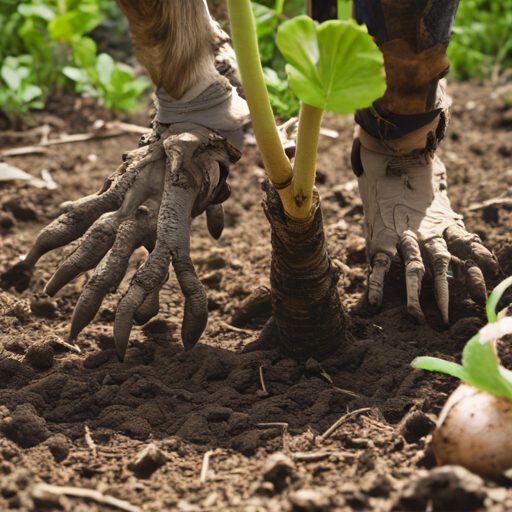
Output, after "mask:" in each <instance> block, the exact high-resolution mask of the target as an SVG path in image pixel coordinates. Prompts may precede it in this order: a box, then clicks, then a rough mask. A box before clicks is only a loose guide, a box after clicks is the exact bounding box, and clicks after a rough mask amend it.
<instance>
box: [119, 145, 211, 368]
mask: <svg viewBox="0 0 512 512" xmlns="http://www.w3.org/2000/svg"><path fill="white" fill-rule="evenodd" d="M184 142H185V144H186V143H187V141H184ZM166 144H167V143H166ZM186 149H187V148H186V147H184V148H181V147H180V146H179V145H178V147H174V146H173V141H170V142H169V144H168V146H167V155H168V168H167V171H166V172H167V174H166V182H165V191H164V195H163V197H162V202H161V205H160V213H159V216H158V229H157V242H156V246H155V249H154V251H153V252H152V253H151V254H150V256H149V257H148V259H147V260H146V262H145V263H144V265H142V266H141V267H140V268H139V270H138V271H137V273H136V274H135V276H134V278H133V281H132V284H131V286H130V288H129V289H128V292H127V293H126V295H125V296H124V297H123V299H122V300H121V302H120V303H119V306H118V309H117V313H116V318H115V322H114V339H115V341H116V348H117V352H118V356H119V359H120V360H121V361H123V360H124V356H125V354H126V349H127V347H128V341H129V337H130V332H131V329H132V325H133V320H134V317H135V315H136V311H137V310H138V309H139V308H140V307H141V306H142V305H143V303H144V302H145V301H146V300H147V298H148V296H150V295H151V294H152V293H153V294H155V293H157V290H158V289H159V288H160V287H161V286H162V284H163V282H164V280H165V278H166V276H167V271H168V268H169V263H170V260H171V257H172V263H173V267H174V271H175V273H176V277H177V278H178V282H179V283H180V287H181V291H182V293H183V295H184V296H185V312H184V318H183V325H182V332H181V337H182V340H183V344H184V346H185V349H186V350H190V349H191V348H193V347H194V346H195V344H196V343H197V341H198V340H199V338H200V337H201V334H202V333H203V331H204V329H205V327H206V323H207V320H208V307H207V299H206V293H205V291H204V288H203V286H202V284H201V282H200V281H199V278H198V277H197V274H196V272H195V269H194V266H193V264H192V260H191V259H190V221H191V214H192V209H193V207H194V203H195V202H196V199H197V198H198V195H199V192H200V190H199V189H200V187H199V185H198V183H197V181H196V180H195V179H194V177H193V176H192V175H191V174H190V173H189V172H188V171H187V170H185V169H181V168H180V167H181V164H182V162H183V155H182V151H185V150H186ZM187 163H188V162H187ZM190 165H191V166H193V165H194V164H193V163H192V162H190Z"/></svg>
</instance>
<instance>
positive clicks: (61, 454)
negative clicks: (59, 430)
mask: <svg viewBox="0 0 512 512" xmlns="http://www.w3.org/2000/svg"><path fill="white" fill-rule="evenodd" d="M46 445H47V446H48V449H49V450H50V452H51V454H52V455H53V458H54V459H55V461H56V462H62V461H63V460H65V459H66V458H67V456H68V455H69V451H70V450H71V447H72V444H71V442H70V441H69V439H68V438H67V437H66V436H64V435H63V434H57V435H56V436H52V437H50V438H49V439H47V440H46Z"/></svg>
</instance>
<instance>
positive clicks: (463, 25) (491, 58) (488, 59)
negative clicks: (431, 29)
mask: <svg viewBox="0 0 512 512" xmlns="http://www.w3.org/2000/svg"><path fill="white" fill-rule="evenodd" d="M448 56H449V57H450V61H451V66H452V67H451V68H452V71H453V73H454V74H455V76H456V77H457V78H458V79H462V80H465V79H468V78H493V80H494V81H497V80H498V79H499V77H500V76H501V77H504V78H505V79H506V78H507V77H508V78H510V77H511V76H512V73H511V70H512V0H499V1H496V0H461V2H460V4H459V10H458V12H457V17H456V19H455V27H454V30H453V37H452V41H451V43H450V46H449V48H448Z"/></svg>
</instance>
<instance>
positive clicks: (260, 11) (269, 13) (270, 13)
mask: <svg viewBox="0 0 512 512" xmlns="http://www.w3.org/2000/svg"><path fill="white" fill-rule="evenodd" d="M278 1H279V0H278ZM276 3H277V2H276ZM251 6H252V12H253V14H254V20H255V22H256V34H257V36H258V49H259V52H260V57H261V60H262V61H263V62H267V61H270V60H271V59H272V55H273V54H274V46H275V44H274V32H275V30H276V27H277V22H278V16H279V15H278V13H277V12H276V11H275V10H274V9H269V8H268V7H266V6H264V5H261V4H258V3H256V2H251Z"/></svg>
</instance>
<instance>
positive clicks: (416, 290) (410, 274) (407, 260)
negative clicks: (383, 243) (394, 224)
mask: <svg viewBox="0 0 512 512" xmlns="http://www.w3.org/2000/svg"><path fill="white" fill-rule="evenodd" d="M399 243H400V248H401V251H402V257H403V260H404V264H405V281H406V286H407V311H408V312H409V314H410V315H411V316H412V317H414V318H415V319H416V320H418V322H420V323H423V322H425V315H424V314H423V311H422V310H421V306H420V292H421V281H422V279H423V276H424V275H425V266H424V265H423V261H422V259H421V251H420V246H419V243H418V239H417V237H416V235H415V234H414V233H413V232H412V231H410V230H407V231H405V232H404V233H403V235H402V236H401V237H400V242H399Z"/></svg>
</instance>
